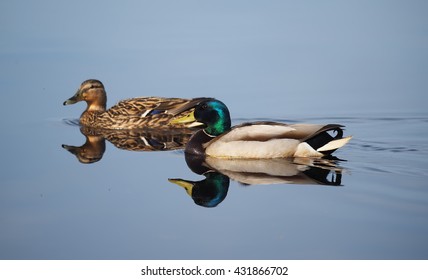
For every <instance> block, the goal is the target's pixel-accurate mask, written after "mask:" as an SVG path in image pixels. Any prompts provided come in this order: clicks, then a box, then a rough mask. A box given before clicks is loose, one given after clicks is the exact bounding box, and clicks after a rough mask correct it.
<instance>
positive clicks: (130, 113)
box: [64, 79, 210, 129]
mask: <svg viewBox="0 0 428 280" xmlns="http://www.w3.org/2000/svg"><path fill="white" fill-rule="evenodd" d="M204 100H205V101H206V100H210V98H195V99H182V98H161V97H138V98H131V99H126V100H123V101H120V102H119V103H117V104H116V105H114V106H113V107H111V108H110V109H109V110H106V104H107V95H106V91H105V89H104V85H103V84H102V83H101V82H100V81H98V80H93V79H92V80H87V81H84V82H83V83H82V84H81V85H80V88H79V90H78V91H77V92H76V94H75V95H74V96H73V97H71V98H70V99H68V100H66V101H65V102H64V105H70V104H74V103H77V102H79V101H86V103H87V108H86V110H85V111H84V112H83V113H82V115H81V116H80V123H81V124H82V125H84V126H88V127H93V128H103V129H136V128H145V127H149V128H185V127H187V128H188V127H196V126H200V125H202V124H201V123H198V122H191V123H172V122H171V121H172V120H174V119H176V118H181V117H183V116H185V115H187V114H189V113H190V112H192V111H193V109H194V107H195V106H196V105H197V104H198V103H200V102H201V101H204Z"/></svg>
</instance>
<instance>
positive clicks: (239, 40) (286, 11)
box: [0, 1, 428, 259]
mask: <svg viewBox="0 0 428 280" xmlns="http://www.w3.org/2000/svg"><path fill="white" fill-rule="evenodd" d="M117 5H118V4H111V5H108V6H106V4H105V3H104V2H100V3H96V1H94V2H90V3H88V2H86V1H85V2H82V3H79V1H77V2H76V1H74V2H73V3H69V4H59V3H57V2H55V1H38V2H37V3H36V2H34V3H33V2H29V3H25V4H24V5H23V4H22V3H18V2H13V3H1V4H0V15H1V16H0V32H1V33H0V34H1V41H0V60H1V64H0V73H1V75H0V81H1V82H0V91H1V94H2V104H3V106H2V109H1V110H0V124H1V125H2V130H1V132H0V133H1V135H0V136H1V146H0V152H1V155H2V166H1V172H0V227H1V230H0V259H427V258H428V253H427V252H428V239H427V238H426V237H427V236H428V183H427V179H428V168H427V167H428V160H427V156H428V142H427V140H426V139H427V137H428V110H427V107H426V104H427V101H428V100H427V95H426V90H427V87H426V77H427V74H428V54H427V52H426V50H427V47H428V37H427V36H428V34H427V32H426V30H427V27H428V24H427V19H426V12H427V4H426V3H425V2H419V1H410V2H408V1H407V2H406V3H404V2H403V3H401V2H394V3H392V2H390V1H377V2H376V3H373V2H372V1H358V2H355V3H343V2H342V1H333V2H329V3H328V4H326V3H321V2H318V1H309V2H305V3H290V2H288V1H269V2H266V1H234V2H233V3H230V1H211V2H206V3H203V4H202V3H200V1H180V2H175V1H167V3H165V2H162V3H154V2H153V1H129V2H123V3H122V2H121V4H120V6H117ZM83 6H84V8H82V7H83ZM23 7H24V8H23ZM88 78H98V79H100V80H102V81H103V82H104V84H105V85H106V88H107V91H108V97H109V101H108V104H109V106H111V105H113V104H114V103H116V102H117V101H118V100H121V99H124V98H129V97H134V96H149V95H157V96H169V97H173V96H175V97H196V96H213V97H216V98H218V99H220V100H222V101H224V102H225V103H226V104H227V105H228V107H229V109H230V110H231V113H232V118H233V122H234V123H235V124H237V123H240V122H244V121H253V120H260V119H264V120H266V119H268V120H276V121H283V122H289V123H294V122H311V123H341V124H343V125H346V128H347V130H346V133H347V134H350V135H353V136H354V138H353V139H352V141H351V142H350V143H349V144H348V145H347V146H346V147H345V148H343V149H341V150H339V151H338V152H337V153H335V155H336V156H337V157H338V158H340V159H341V161H336V162H327V163H326V162H323V163H308V162H293V163H290V162H286V161H283V162H273V163H272V162H269V163H257V164H259V167H258V168H259V171H260V170H262V171H263V170H265V171H266V170H269V171H271V172H272V173H274V171H277V170H278V171H279V172H280V173H281V172H283V173H281V174H280V175H281V176H278V174H274V175H272V174H271V176H265V177H263V178H260V176H259V177H256V178H252V179H255V180H259V181H257V182H258V184H255V185H247V184H243V183H245V182H242V181H241V183H240V182H239V178H241V179H242V177H239V176H238V175H242V174H236V173H233V172H230V169H228V171H229V173H227V174H228V175H229V176H230V178H232V179H231V180H230V183H229V185H227V184H226V185H222V186H221V187H219V188H217V189H216V190H217V191H218V192H217V194H219V196H218V197H217V200H215V201H214V202H215V203H214V204H217V206H216V207H210V208H208V207H203V206H200V205H198V204H196V203H195V202H194V200H193V199H192V198H191V197H190V196H189V195H188V194H187V193H186V191H185V190H184V189H183V188H181V187H179V186H177V185H175V184H172V183H171V182H169V181H168V179H169V178H182V179H186V180H191V181H202V180H204V179H206V178H205V177H204V176H202V175H198V174H196V173H194V172H192V171H191V170H190V169H189V167H188V166H187V164H186V161H185V158H184V153H183V152H182V151H181V150H172V151H151V152H148V151H129V150H126V149H124V147H123V146H121V145H120V143H119V144H118V142H117V141H114V139H117V137H116V138H115V137H113V136H111V137H110V138H107V140H103V138H102V137H101V138H100V139H98V142H97V143H98V145H101V146H97V147H98V148H100V147H101V148H100V150H95V152H94V153H93V154H91V159H92V161H95V162H94V163H91V164H82V163H81V162H79V160H78V159H77V157H76V156H75V155H73V154H71V153H70V152H68V151H67V150H65V149H64V148H63V147H62V145H69V146H81V145H83V144H84V143H85V141H86V138H85V136H84V135H83V134H82V132H81V131H80V128H79V126H77V125H76V124H75V123H76V120H77V118H78V116H79V115H80V113H81V112H82V110H83V109H84V105H83V104H76V105H74V106H68V107H64V106H62V102H63V101H64V100H65V99H67V98H69V97H70V96H72V95H73V94H74V92H75V90H76V89H77V87H78V86H79V84H80V83H81V82H82V81H83V80H85V79H88ZM132 137H134V138H132V139H133V140H134V141H136V143H140V142H139V140H138V139H140V140H141V139H142V138H141V137H145V138H144V139H146V140H147V139H150V140H151V143H154V144H156V145H161V140H162V139H168V138H165V137H164V136H161V137H159V136H156V137H157V138H156V137H152V138H150V137H149V136H147V135H133V136H132ZM162 137H163V138H162ZM119 138H120V137H119ZM143 142H144V141H143ZM178 142H179V141H178ZM103 143H104V144H105V151H104V153H103V152H102V151H103V149H102V147H103V146H102V145H103ZM140 144H141V143H140ZM137 146H138V145H137ZM218 164H220V165H221V166H222V167H225V163H218ZM263 164H264V165H263ZM314 164H315V165H317V166H319V165H320V164H321V165H322V167H323V168H322V169H321V170H320V169H319V168H315V167H311V165H314ZM326 164H328V165H330V166H327V167H326V166H325V165H326ZM308 165H309V166H308ZM331 165H333V167H334V168H332V166H331ZM252 166H254V165H252ZM260 166H261V167H260ZM276 167H278V169H275V168H276ZM260 168H261V169H260ZM326 168H327V169H334V170H335V171H336V173H335V172H334V170H333V171H331V173H330V174H329V175H326V174H325V172H324V173H323V170H326ZM308 170H309V171H308ZM225 173H226V172H225ZM259 173H262V172H259ZM320 173H321V174H324V175H326V176H325V177H323V178H325V179H326V180H327V181H328V182H333V184H332V185H320V184H317V183H316V182H317V180H314V179H313V176H314V174H320ZM285 174H287V175H295V176H294V177H292V179H290V178H288V180H287V182H286V181H285V180H284V179H285V178H284V175H285ZM247 175H248V174H247ZM258 175H260V174H258ZM309 175H311V176H312V177H311V176H309ZM220 176H224V175H220ZM319 176H321V175H319ZM266 177H267V178H266ZM278 177H280V178H278ZM222 178H223V179H224V178H225V177H222ZM246 178H247V179H248V176H247V177H246ZM311 178H312V179H311ZM316 178H319V177H316ZM269 180H270V181H269ZM205 182H206V181H205ZM225 182H227V180H226V181H225ZM253 182H254V181H253ZM318 182H319V180H318ZM262 183H264V184H262ZM324 183H325V182H324ZM336 183H338V184H336ZM336 185H340V186H336Z"/></svg>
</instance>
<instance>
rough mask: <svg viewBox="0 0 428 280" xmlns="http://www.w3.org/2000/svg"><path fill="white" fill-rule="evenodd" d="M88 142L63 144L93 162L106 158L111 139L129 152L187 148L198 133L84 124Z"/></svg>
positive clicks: (87, 162) (82, 157) (83, 158)
mask: <svg viewBox="0 0 428 280" xmlns="http://www.w3.org/2000/svg"><path fill="white" fill-rule="evenodd" d="M80 132H81V133H82V134H83V135H84V136H85V138H86V141H85V143H84V144H83V145H82V146H70V145H62V147H63V148H64V149H65V150H67V151H69V152H70V153H72V154H73V155H75V156H76V157H77V159H78V160H79V162H81V163H85V164H90V163H95V162H97V161H99V160H101V159H102V157H103V155H104V152H105V149H106V144H105V141H106V140H107V141H109V142H110V143H112V144H113V145H114V146H115V147H116V148H119V149H122V150H128V151H172V150H178V149H183V148H184V146H185V145H186V143H187V142H188V141H189V139H190V137H191V136H192V134H193V133H194V132H195V131H194V130H192V129H175V130H174V129H171V130H156V131H155V130H148V129H144V130H103V129H94V128H90V127H86V126H82V127H80Z"/></svg>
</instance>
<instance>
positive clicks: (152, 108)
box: [109, 97, 211, 117]
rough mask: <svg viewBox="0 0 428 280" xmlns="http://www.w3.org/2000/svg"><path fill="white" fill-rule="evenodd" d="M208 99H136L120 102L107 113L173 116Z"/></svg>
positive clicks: (138, 115)
mask: <svg viewBox="0 0 428 280" xmlns="http://www.w3.org/2000/svg"><path fill="white" fill-rule="evenodd" d="M209 99H211V98H205V97H202V98H194V99H184V98H163V97H137V98H132V99H126V100H122V101H120V102H119V103H117V104H116V105H114V106H113V107H111V108H110V109H109V112H112V113H113V114H115V115H118V116H127V117H149V116H154V115H158V114H167V115H170V116H175V115H178V114H180V113H182V112H185V111H187V110H189V109H192V108H194V107H195V106H196V105H198V104H199V103H200V102H202V101H206V100H209Z"/></svg>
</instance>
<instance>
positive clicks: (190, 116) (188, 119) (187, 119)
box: [170, 111, 196, 124]
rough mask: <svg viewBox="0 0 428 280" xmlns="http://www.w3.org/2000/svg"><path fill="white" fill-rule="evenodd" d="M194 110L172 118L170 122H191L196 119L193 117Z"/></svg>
mask: <svg viewBox="0 0 428 280" xmlns="http://www.w3.org/2000/svg"><path fill="white" fill-rule="evenodd" d="M193 112H194V111H192V112H190V113H189V114H187V115H186V116H184V117H181V118H178V119H175V120H172V121H171V122H170V123H172V124H177V123H191V122H194V121H196V119H195V115H194V114H193Z"/></svg>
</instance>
